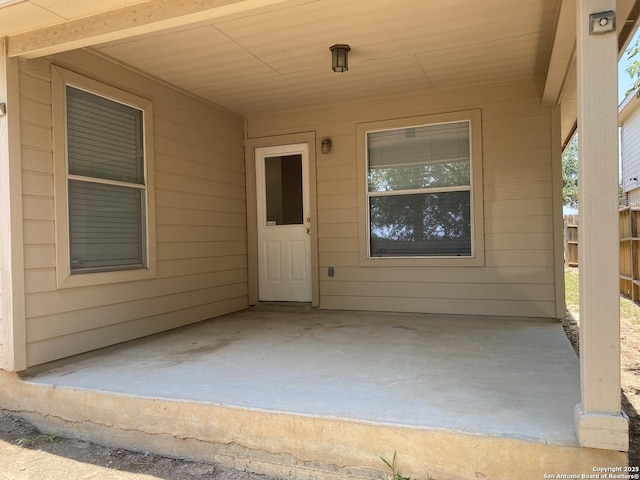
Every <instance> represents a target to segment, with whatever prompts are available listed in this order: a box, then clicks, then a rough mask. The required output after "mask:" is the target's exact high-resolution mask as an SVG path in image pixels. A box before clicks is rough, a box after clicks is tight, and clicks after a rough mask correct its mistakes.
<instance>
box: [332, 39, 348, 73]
mask: <svg viewBox="0 0 640 480" xmlns="http://www.w3.org/2000/svg"><path fill="white" fill-rule="evenodd" d="M329 50H331V68H332V69H333V71H334V72H346V71H347V70H349V57H348V52H349V50H351V47H350V46H349V45H345V44H342V43H338V44H336V45H332V46H331V47H329Z"/></svg>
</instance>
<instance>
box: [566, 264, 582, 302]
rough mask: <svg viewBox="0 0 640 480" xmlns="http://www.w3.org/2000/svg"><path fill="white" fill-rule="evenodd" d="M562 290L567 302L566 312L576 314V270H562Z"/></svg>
mask: <svg viewBox="0 0 640 480" xmlns="http://www.w3.org/2000/svg"><path fill="white" fill-rule="evenodd" d="M564 288H565V295H566V301H567V310H570V311H571V312H573V313H578V312H579V309H580V298H579V297H578V269H577V268H565V269H564Z"/></svg>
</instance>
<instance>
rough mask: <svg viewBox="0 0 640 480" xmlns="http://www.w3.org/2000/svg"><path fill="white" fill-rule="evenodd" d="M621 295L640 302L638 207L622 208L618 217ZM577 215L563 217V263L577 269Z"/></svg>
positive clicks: (639, 213) (639, 211)
mask: <svg viewBox="0 0 640 480" xmlns="http://www.w3.org/2000/svg"><path fill="white" fill-rule="evenodd" d="M619 215H620V216H619V224H618V225H619V235H620V293H622V294H623V295H626V296H628V297H629V298H631V299H632V300H633V301H634V302H635V301H638V300H640V255H639V254H638V252H639V251H640V207H624V208H621V209H620V214H619ZM578 225H579V222H578V215H565V216H564V238H565V250H564V261H565V264H566V265H567V266H569V267H577V266H578V230H579V227H578Z"/></svg>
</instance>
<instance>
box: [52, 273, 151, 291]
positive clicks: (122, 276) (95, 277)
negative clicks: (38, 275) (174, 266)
mask: <svg viewBox="0 0 640 480" xmlns="http://www.w3.org/2000/svg"><path fill="white" fill-rule="evenodd" d="M156 276H157V274H156V270H155V268H141V269H139V270H120V271H117V272H96V273H79V274H75V275H69V274H68V272H64V273H62V274H59V275H58V279H57V280H58V288H78V287H89V286H95V285H108V284H111V283H123V282H135V281H139V280H150V279H153V278H156Z"/></svg>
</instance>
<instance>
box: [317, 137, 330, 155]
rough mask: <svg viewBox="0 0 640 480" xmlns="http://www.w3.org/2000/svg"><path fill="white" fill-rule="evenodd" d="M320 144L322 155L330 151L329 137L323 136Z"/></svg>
mask: <svg viewBox="0 0 640 480" xmlns="http://www.w3.org/2000/svg"><path fill="white" fill-rule="evenodd" d="M320 145H321V146H322V153H323V154H324V155H326V154H327V153H329V152H330V151H331V145H332V142H331V139H330V138H325V139H324V140H322V142H321V143H320Z"/></svg>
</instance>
